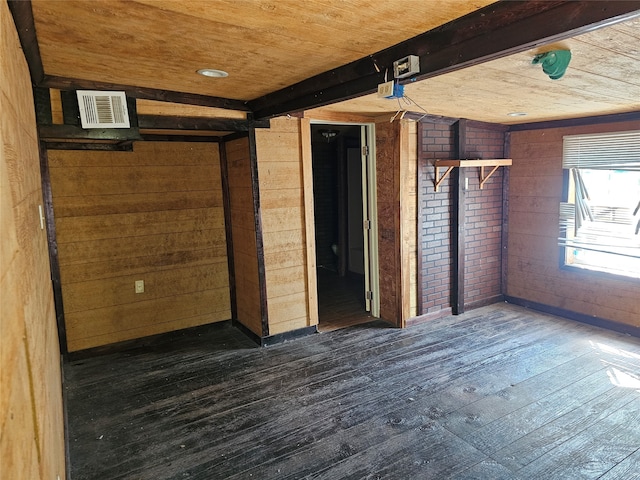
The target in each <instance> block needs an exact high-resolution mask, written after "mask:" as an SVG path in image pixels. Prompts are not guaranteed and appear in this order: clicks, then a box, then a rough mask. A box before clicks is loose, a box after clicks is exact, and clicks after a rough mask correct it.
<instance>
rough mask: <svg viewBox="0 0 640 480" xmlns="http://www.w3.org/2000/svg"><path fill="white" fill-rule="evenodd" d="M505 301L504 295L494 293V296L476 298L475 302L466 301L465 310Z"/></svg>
mask: <svg viewBox="0 0 640 480" xmlns="http://www.w3.org/2000/svg"><path fill="white" fill-rule="evenodd" d="M501 302H504V295H502V294H500V295H494V296H493V297H488V298H483V299H482V300H476V301H475V302H470V303H465V304H464V309H465V310H474V309H476V308H482V307H486V306H487V305H493V304H494V303H501Z"/></svg>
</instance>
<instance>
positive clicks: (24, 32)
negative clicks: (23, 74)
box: [7, 0, 44, 86]
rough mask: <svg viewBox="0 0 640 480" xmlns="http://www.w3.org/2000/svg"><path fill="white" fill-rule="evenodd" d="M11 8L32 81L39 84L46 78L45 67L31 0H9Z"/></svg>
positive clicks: (35, 84)
mask: <svg viewBox="0 0 640 480" xmlns="http://www.w3.org/2000/svg"><path fill="white" fill-rule="evenodd" d="M7 3H8V4H9V10H11V15H12V16H13V22H14V23H15V24H16V30H17V31H18V37H19V38H20V45H22V51H23V52H24V56H25V58H26V60H27V65H28V66H29V73H30V74H31V83H32V84H33V85H34V86H39V85H40V82H42V80H43V79H44V67H43V66H42V58H41V57H40V47H39V46H38V39H37V37H36V25H35V22H34V20H33V10H32V8H31V0H8V2H7Z"/></svg>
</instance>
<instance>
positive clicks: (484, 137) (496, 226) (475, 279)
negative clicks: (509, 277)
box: [464, 122, 506, 305]
mask: <svg viewBox="0 0 640 480" xmlns="http://www.w3.org/2000/svg"><path fill="white" fill-rule="evenodd" d="M470 123H471V122H470ZM505 130H506V129H500V130H496V129H492V128H491V127H489V126H487V127H482V126H479V125H473V124H469V125H468V127H467V133H466V152H465V153H466V157H467V158H504V134H505ZM485 170H487V169H485ZM503 174H504V167H500V168H499V169H498V170H497V171H496V172H495V173H494V174H493V175H492V176H491V178H490V179H489V180H488V181H487V182H486V183H485V184H484V188H483V189H482V190H480V180H479V178H480V177H479V175H480V173H479V169H476V168H472V169H468V171H467V177H468V178H469V189H468V190H467V192H466V193H467V195H466V204H465V206H466V208H465V238H466V242H465V273H464V275H465V277H464V303H465V305H469V304H473V303H475V302H483V301H487V300H489V299H491V298H492V297H495V296H498V295H500V294H501V293H502V291H501V277H502V262H501V258H502V177H503Z"/></svg>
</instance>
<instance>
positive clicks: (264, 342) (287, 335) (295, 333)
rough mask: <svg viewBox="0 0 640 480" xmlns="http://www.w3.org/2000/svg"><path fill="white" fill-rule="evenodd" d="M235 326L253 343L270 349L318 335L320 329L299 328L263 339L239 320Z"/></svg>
mask: <svg viewBox="0 0 640 480" xmlns="http://www.w3.org/2000/svg"><path fill="white" fill-rule="evenodd" d="M232 324H233V326H234V327H236V328H237V329H238V330H240V331H241V332H242V333H244V334H245V335H246V336H247V337H249V338H250V339H251V340H252V341H254V342H255V343H256V344H257V345H259V346H260V347H269V346H271V345H276V344H278V343H282V342H286V341H288V340H294V339H296V338H300V337H306V336H307V335H311V334H313V333H318V327H317V326H316V325H313V326H311V327H304V328H299V329H297V330H291V331H289V332H282V333H278V334H276V335H269V336H267V337H261V336H260V335H257V334H256V333H255V332H252V331H251V330H249V329H248V328H247V327H245V326H244V325H243V324H242V323H240V322H238V321H237V320H234V321H233V323H232Z"/></svg>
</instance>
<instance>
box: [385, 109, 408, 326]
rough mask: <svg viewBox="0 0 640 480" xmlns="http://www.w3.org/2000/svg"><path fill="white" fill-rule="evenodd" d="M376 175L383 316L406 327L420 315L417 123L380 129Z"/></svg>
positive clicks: (387, 125)
mask: <svg viewBox="0 0 640 480" xmlns="http://www.w3.org/2000/svg"><path fill="white" fill-rule="evenodd" d="M376 172H377V182H378V185H377V196H378V199H377V203H378V263H379V272H380V316H381V317H382V318H383V319H385V320H387V321H390V322H392V323H394V324H396V325H398V326H404V325H405V322H406V321H407V319H409V318H410V317H413V316H415V315H416V312H417V295H416V292H417V290H416V288H417V280H416V278H417V277H416V272H417V230H416V228H417V227H416V225H417V196H416V192H417V128H416V125H415V124H413V122H408V121H405V120H403V121H401V122H393V123H389V122H388V121H383V122H379V123H377V124H376ZM412 292H413V293H412Z"/></svg>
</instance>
